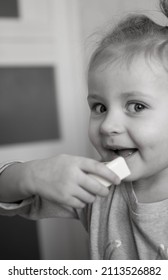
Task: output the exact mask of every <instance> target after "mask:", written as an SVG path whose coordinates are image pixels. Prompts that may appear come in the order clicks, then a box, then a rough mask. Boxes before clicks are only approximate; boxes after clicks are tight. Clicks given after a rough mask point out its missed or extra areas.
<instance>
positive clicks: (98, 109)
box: [92, 103, 107, 114]
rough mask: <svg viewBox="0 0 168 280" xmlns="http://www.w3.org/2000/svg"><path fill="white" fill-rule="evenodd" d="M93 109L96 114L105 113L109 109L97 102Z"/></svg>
mask: <svg viewBox="0 0 168 280" xmlns="http://www.w3.org/2000/svg"><path fill="white" fill-rule="evenodd" d="M92 111H94V112H95V113H96V114H103V113H104V112H106V111H107V109H106V106H104V105H103V104H101V103H97V104H94V105H93V106H92Z"/></svg>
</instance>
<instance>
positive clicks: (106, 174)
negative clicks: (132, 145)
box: [81, 159, 120, 185]
mask: <svg viewBox="0 0 168 280" xmlns="http://www.w3.org/2000/svg"><path fill="white" fill-rule="evenodd" d="M81 169H82V170H83V171H84V172H86V173H91V174H95V175H98V176H100V177H102V178H104V179H106V180H107V181H110V182H111V183H113V184H115V185H118V184H119V183H120V178H119V177H118V176H117V175H116V174H115V173H114V172H113V171H111V170H110V169H109V168H108V167H107V166H106V165H105V164H104V163H103V162H99V161H96V160H93V159H86V161H82V162H81Z"/></svg>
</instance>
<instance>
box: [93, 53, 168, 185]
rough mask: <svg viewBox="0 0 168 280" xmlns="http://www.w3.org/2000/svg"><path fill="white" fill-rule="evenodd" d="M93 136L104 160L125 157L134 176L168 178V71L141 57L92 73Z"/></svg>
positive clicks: (131, 178) (103, 66) (138, 177)
mask: <svg viewBox="0 0 168 280" xmlns="http://www.w3.org/2000/svg"><path fill="white" fill-rule="evenodd" d="M88 85H89V95H88V103H89V106H90V110H91V116H90V125H89V136H90V139H91V142H92V143H93V145H94V147H95V148H96V149H97V151H98V152H99V154H100V155H101V157H102V160H103V161H110V160H112V159H114V158H116V157H118V156H122V157H124V158H125V160H126V162H127V164H128V166H129V168H130V170H131V176H129V177H128V179H127V180H139V179H145V178H149V177H151V176H154V175H155V176H157V175H163V174H165V175H166V176H167V177H168V73H167V72H166V71H165V70H164V69H163V67H162V66H161V65H160V64H159V62H158V63H157V62H156V61H155V62H150V63H149V61H148V62H146V61H145V59H144V58H142V57H141V58H140V57H139V58H136V59H135V60H134V61H133V62H131V64H130V66H129V67H128V65H126V64H125V63H123V64H121V63H112V64H111V65H100V66H97V68H96V69H94V70H91V71H90V72H89V84H88Z"/></svg>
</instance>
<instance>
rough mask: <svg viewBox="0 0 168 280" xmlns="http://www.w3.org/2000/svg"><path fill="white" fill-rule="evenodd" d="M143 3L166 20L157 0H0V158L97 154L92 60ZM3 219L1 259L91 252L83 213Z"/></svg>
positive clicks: (64, 256) (67, 256)
mask: <svg viewBox="0 0 168 280" xmlns="http://www.w3.org/2000/svg"><path fill="white" fill-rule="evenodd" d="M9 7H10V8H9ZM142 10H143V12H144V13H146V14H148V15H149V16H151V17H153V18H154V19H155V20H156V21H159V22H163V23H164V22H165V19H164V17H163V16H162V15H161V14H160V13H159V8H158V1H157V0H141V1H139V0H84V1H83V0H16V1H14V0H0V130H1V136H0V161H8V160H10V161H12V160H20V161H26V160H32V159H35V158H45V157H49V156H54V155H57V154H59V153H69V154H76V155H81V156H87V157H95V156H97V155H96V154H95V151H94V150H93V148H92V147H91V145H90V143H89V140H88V135H87V127H88V119H89V110H88V107H87V103H86V96H87V85H86V69H87V63H88V61H89V57H90V54H91V52H92V51H93V49H94V48H95V46H96V43H97V41H98V40H99V39H100V38H101V36H102V35H103V30H104V28H105V29H109V28H110V27H111V25H113V24H115V23H116V22H117V21H118V20H119V19H120V18H121V17H122V16H123V15H126V14H127V13H128V12H133V11H136V12H139V11H142ZM14 219H16V220H14ZM0 223H1V226H2V224H3V225H4V227H3V228H4V231H3V236H4V237H5V239H6V242H7V243H6V244H8V250H7V252H6V246H5V247H4V249H3V250H2V252H1V253H0V254H1V255H0V259H7V258H9V259H15V258H16V259H17V258H18V259H21V258H23V259H36V258H41V259H88V258H89V253H88V236H87V233H86V232H85V230H84V229H83V227H82V225H81V224H80V223H79V222H78V221H74V220H66V221H65V220H62V219H45V220H42V221H37V222H31V221H25V220H23V219H21V218H6V217H0ZM14 229H15V231H16V232H15V231H14ZM18 232H19V233H20V235H19V237H18ZM3 236H0V240H3V238H2V237H3ZM21 240H22V245H21V246H22V247H23V248H25V250H23V252H21V251H20V252H19V254H17V252H16V249H17V248H18V247H19V244H21ZM28 248H29V249H28ZM13 251H14V252H15V254H12V252H13ZM29 251H30V252H29Z"/></svg>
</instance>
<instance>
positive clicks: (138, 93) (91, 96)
mask: <svg viewBox="0 0 168 280" xmlns="http://www.w3.org/2000/svg"><path fill="white" fill-rule="evenodd" d="M120 94H122V95H124V96H126V97H127V98H128V97H133V96H139V97H144V98H148V99H149V98H150V99H151V98H153V99H155V98H154V97H153V96H152V95H149V94H146V93H143V92H141V91H129V92H121V93H120ZM100 98H101V96H99V95H98V94H95V93H93V94H89V95H88V97H87V99H100Z"/></svg>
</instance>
